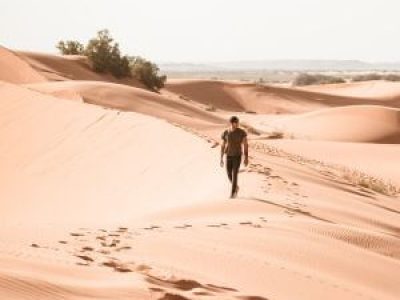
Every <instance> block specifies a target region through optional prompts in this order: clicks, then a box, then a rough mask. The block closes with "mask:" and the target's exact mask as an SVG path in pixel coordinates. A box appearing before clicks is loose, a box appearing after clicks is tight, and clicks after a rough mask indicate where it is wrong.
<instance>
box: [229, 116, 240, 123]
mask: <svg viewBox="0 0 400 300" xmlns="http://www.w3.org/2000/svg"><path fill="white" fill-rule="evenodd" d="M229 122H231V123H239V118H238V117H236V116H232V117H231V118H230V119H229Z"/></svg>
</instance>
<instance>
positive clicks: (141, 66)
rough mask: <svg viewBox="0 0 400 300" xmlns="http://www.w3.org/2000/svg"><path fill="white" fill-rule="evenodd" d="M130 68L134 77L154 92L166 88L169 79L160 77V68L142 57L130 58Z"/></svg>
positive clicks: (163, 76)
mask: <svg viewBox="0 0 400 300" xmlns="http://www.w3.org/2000/svg"><path fill="white" fill-rule="evenodd" d="M129 67H130V69H131V72H132V74H133V76H134V77H136V78H137V79H138V80H140V81H141V82H142V83H143V84H144V85H146V86H147V87H148V88H150V89H152V90H159V89H161V88H163V87H164V84H165V81H166V80H167V77H166V76H165V75H158V72H159V71H160V69H159V68H158V66H157V65H156V64H154V63H152V62H150V61H148V60H146V59H144V58H142V57H139V56H136V57H130V58H129Z"/></svg>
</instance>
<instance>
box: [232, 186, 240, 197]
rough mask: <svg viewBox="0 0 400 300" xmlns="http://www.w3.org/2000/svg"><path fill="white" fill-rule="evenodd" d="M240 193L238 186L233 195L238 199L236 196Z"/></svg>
mask: <svg viewBox="0 0 400 300" xmlns="http://www.w3.org/2000/svg"><path fill="white" fill-rule="evenodd" d="M238 193H239V186H238V185H237V186H236V190H235V192H234V193H233V197H234V198H236V196H237V194H238Z"/></svg>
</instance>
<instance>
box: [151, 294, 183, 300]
mask: <svg viewBox="0 0 400 300" xmlns="http://www.w3.org/2000/svg"><path fill="white" fill-rule="evenodd" d="M157 300H190V299H189V298H186V297H183V296H181V295H178V294H171V293H166V294H164V296H162V297H161V298H159V299H157Z"/></svg>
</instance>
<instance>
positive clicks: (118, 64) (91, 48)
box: [85, 30, 131, 78]
mask: <svg viewBox="0 0 400 300" xmlns="http://www.w3.org/2000/svg"><path fill="white" fill-rule="evenodd" d="M113 41H114V40H113V38H112V37H111V36H110V33H109V32H108V30H101V31H99V32H98V33H97V36H96V37H95V38H93V39H91V40H90V41H89V43H88V44H87V46H86V49H85V55H86V56H87V57H88V58H89V59H90V61H91V62H92V66H93V70H94V71H95V72H98V73H107V72H109V73H111V74H113V75H114V76H115V77H117V78H122V77H129V76H131V72H130V68H129V60H128V57H127V56H121V52H120V50H119V45H118V43H113Z"/></svg>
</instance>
